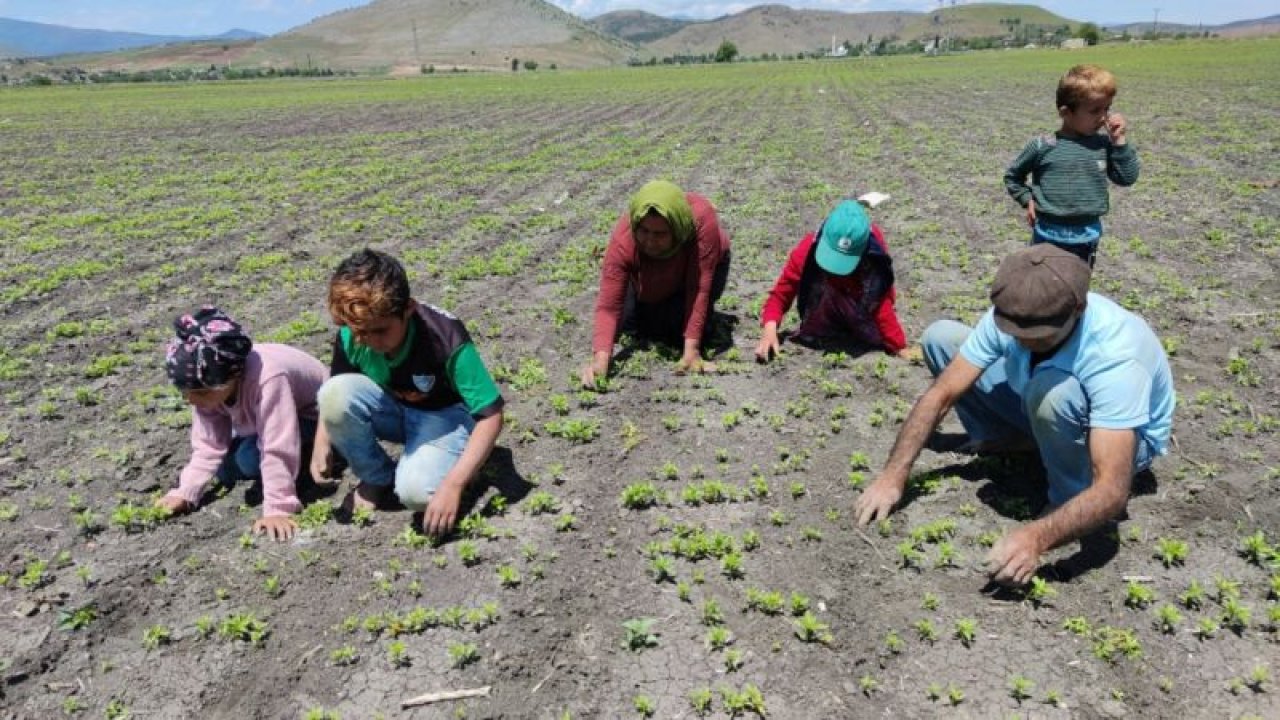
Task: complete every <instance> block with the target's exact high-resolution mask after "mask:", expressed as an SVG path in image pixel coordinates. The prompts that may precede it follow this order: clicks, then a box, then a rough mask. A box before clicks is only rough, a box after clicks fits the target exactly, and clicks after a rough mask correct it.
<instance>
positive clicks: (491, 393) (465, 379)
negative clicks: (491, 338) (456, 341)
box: [445, 343, 503, 419]
mask: <svg viewBox="0 0 1280 720" xmlns="http://www.w3.org/2000/svg"><path fill="white" fill-rule="evenodd" d="M445 370H446V372H448V373H449V381H450V382H452V383H453V387H454V388H455V389H457V391H458V394H459V395H461V396H462V402H463V404H464V405H466V406H467V412H469V413H471V415H472V417H474V418H476V419H481V418H486V417H489V416H490V415H493V414H495V413H498V412H500V411H501V410H502V406H503V400H502V393H501V392H499V391H498V385H497V383H495V382H494V381H493V376H492V375H490V374H489V369H488V368H486V367H485V366H484V361H483V360H481V359H480V353H479V352H478V351H477V350H476V346H475V343H463V344H462V345H460V346H459V347H458V349H457V350H454V351H453V355H451V356H449V360H448V362H447V363H446V364H445Z"/></svg>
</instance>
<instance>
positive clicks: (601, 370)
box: [581, 352, 609, 390]
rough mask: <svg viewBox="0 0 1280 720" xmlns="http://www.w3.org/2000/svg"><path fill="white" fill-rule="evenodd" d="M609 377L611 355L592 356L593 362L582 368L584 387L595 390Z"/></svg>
mask: <svg viewBox="0 0 1280 720" xmlns="http://www.w3.org/2000/svg"><path fill="white" fill-rule="evenodd" d="M608 376H609V353H607V352H597V353H595V354H594V355H592V356H591V362H589V363H587V364H586V366H585V367H583V368H582V377H581V379H582V387H584V388H587V389H588V390H595V389H596V388H597V387H599V383H600V381H601V380H604V379H605V378H606V377H608Z"/></svg>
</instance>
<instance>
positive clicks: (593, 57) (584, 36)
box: [244, 0, 634, 72]
mask: <svg viewBox="0 0 1280 720" xmlns="http://www.w3.org/2000/svg"><path fill="white" fill-rule="evenodd" d="M633 52H634V48H633V47H631V46H630V45H629V44H627V43H626V42H625V41H623V40H621V39H620V38H616V37H612V36H609V35H605V34H603V33H601V32H600V31H599V30H597V29H596V28H594V27H592V26H591V25H589V24H588V23H587V22H586V21H584V20H582V19H580V18H578V17H576V16H574V15H570V14H569V13H567V12H564V11H563V10H560V9H559V8H557V7H555V6H554V5H551V4H550V3H547V2H543V1H542V0H375V1H374V2H372V3H370V4H368V5H365V6H362V7H358V8H353V9H350V10H343V11H341V12H337V13H333V14H331V15H327V16H325V17H321V18H319V19H316V20H314V21H312V22H310V23H307V24H306V25H303V26H301V27H297V28H294V29H292V30H290V31H288V32H286V33H283V34H281V35H276V36H274V37H272V38H270V39H268V40H264V41H262V42H261V43H259V44H258V46H257V47H256V48H255V50H254V51H253V52H251V53H249V54H248V55H247V56H246V57H245V58H244V61H245V62H256V63H269V64H272V65H275V66H281V65H289V64H294V65H297V66H302V65H303V64H304V63H307V62H310V63H312V64H313V65H315V66H319V67H332V68H341V69H370V68H388V69H392V70H393V71H394V70H395V69H397V68H400V69H402V70H404V69H410V68H411V69H412V71H414V72H416V71H417V69H418V67H419V66H420V65H429V64H439V65H446V64H448V65H466V66H479V67H498V68H501V67H504V66H506V65H508V64H509V63H510V60H511V58H517V59H520V60H521V61H524V60H534V61H536V62H538V63H539V64H540V65H542V66H543V67H546V66H547V65H549V64H550V63H557V64H559V65H560V66H562V67H592V66H602V65H612V64H616V63H619V62H621V61H623V60H625V59H626V58H627V57H628V56H630V55H631V54H633Z"/></svg>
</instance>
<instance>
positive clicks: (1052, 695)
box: [1044, 690, 1062, 708]
mask: <svg viewBox="0 0 1280 720" xmlns="http://www.w3.org/2000/svg"><path fill="white" fill-rule="evenodd" d="M1044 704H1045V705H1052V706H1054V707H1056V708H1060V707H1062V693H1060V692H1058V691H1057V690H1046V691H1045V693H1044Z"/></svg>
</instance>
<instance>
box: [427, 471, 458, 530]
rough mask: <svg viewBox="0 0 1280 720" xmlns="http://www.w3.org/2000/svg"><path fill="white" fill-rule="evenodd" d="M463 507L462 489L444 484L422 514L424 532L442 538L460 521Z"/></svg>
mask: <svg viewBox="0 0 1280 720" xmlns="http://www.w3.org/2000/svg"><path fill="white" fill-rule="evenodd" d="M461 505H462V489H461V488H458V487H454V486H453V485H452V484H450V483H447V482H446V483H444V484H442V485H441V486H440V489H439V490H436V491H435V493H434V494H433V495H432V496H431V501H430V502H428V503H427V509H426V510H425V511H423V513H422V531H423V532H425V533H426V534H428V535H434V536H436V537H442V536H444V535H445V534H447V533H448V532H449V531H450V530H452V529H453V526H454V523H456V522H457V521H458V508H459V507H461Z"/></svg>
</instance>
